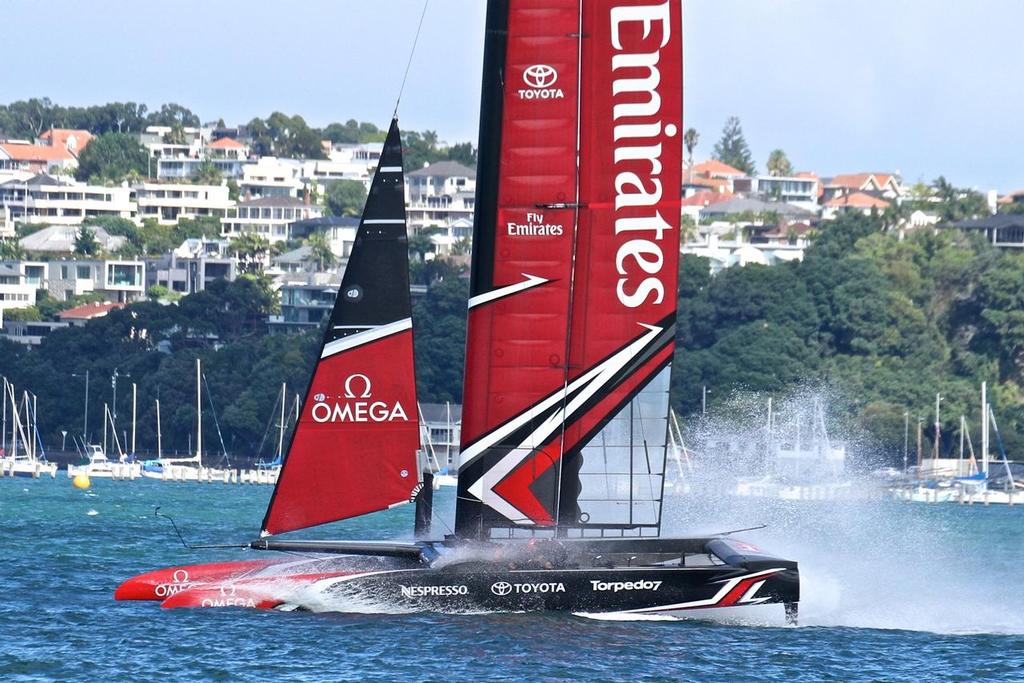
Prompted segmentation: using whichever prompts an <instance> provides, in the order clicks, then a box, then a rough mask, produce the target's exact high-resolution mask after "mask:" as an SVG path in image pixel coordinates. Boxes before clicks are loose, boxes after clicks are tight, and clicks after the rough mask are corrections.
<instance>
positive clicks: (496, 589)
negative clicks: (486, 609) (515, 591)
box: [491, 581, 512, 595]
mask: <svg viewBox="0 0 1024 683" xmlns="http://www.w3.org/2000/svg"><path fill="white" fill-rule="evenodd" d="M491 592H492V593H494V594H495V595H508V594H509V593H511V592H512V584H511V583H509V582H508V581H499V582H498V583H495V584H492V585H491Z"/></svg>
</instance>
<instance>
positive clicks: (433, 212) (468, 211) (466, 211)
mask: <svg viewBox="0 0 1024 683" xmlns="http://www.w3.org/2000/svg"><path fill="white" fill-rule="evenodd" d="M475 192H476V171H474V170H473V169H471V168H468V167H466V166H463V165H462V164H460V163H458V162H455V161H439V162H438V163H436V164H431V165H429V166H424V167H423V168H421V169H418V170H416V171H413V172H412V173H408V174H406V186H405V194H406V216H407V219H408V222H409V227H410V228H411V229H412V230H413V231H414V232H415V231H416V230H418V229H419V228H423V227H426V226H430V225H436V226H440V227H446V226H450V225H452V224H454V223H456V222H457V221H459V220H460V219H466V220H469V221H470V224H471V225H472V221H473V210H474V207H475V197H474V195H475Z"/></svg>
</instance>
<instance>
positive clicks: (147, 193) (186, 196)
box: [132, 183, 235, 225]
mask: <svg viewBox="0 0 1024 683" xmlns="http://www.w3.org/2000/svg"><path fill="white" fill-rule="evenodd" d="M132 189H133V190H134V192H135V201H136V204H137V206H138V217H139V220H142V219H145V218H156V219H157V221H158V222H159V223H160V224H162V225H174V224H175V223H177V222H178V219H179V218H195V217H197V216H216V217H218V218H223V217H224V216H226V215H227V211H228V209H229V208H231V207H232V206H234V204H235V203H234V202H233V201H232V200H231V199H230V197H229V196H228V188H227V186H226V185H189V184H185V183H181V184H176V183H139V184H138V185H135V186H134V187H133V188H132Z"/></svg>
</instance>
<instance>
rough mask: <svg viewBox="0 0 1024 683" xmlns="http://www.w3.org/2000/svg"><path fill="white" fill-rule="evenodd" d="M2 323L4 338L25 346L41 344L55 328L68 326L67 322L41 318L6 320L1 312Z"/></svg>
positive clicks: (0, 322)
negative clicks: (42, 319)
mask: <svg viewBox="0 0 1024 683" xmlns="http://www.w3.org/2000/svg"><path fill="white" fill-rule="evenodd" d="M0 324H2V329H3V336H2V338H3V339H6V340H8V341H12V342H14V343H16V344H24V345H25V346H39V345H40V344H42V343H43V339H45V338H46V337H47V336H49V334H50V333H51V332H53V331H54V330H61V329H64V328H66V327H68V324H67V323H61V322H49V321H41V320H4V319H3V314H2V312H0Z"/></svg>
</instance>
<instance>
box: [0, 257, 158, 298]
mask: <svg viewBox="0 0 1024 683" xmlns="http://www.w3.org/2000/svg"><path fill="white" fill-rule="evenodd" d="M2 267H4V268H6V269H8V270H12V269H13V270H14V271H16V272H17V273H18V274H19V275H20V277H21V278H22V282H23V283H24V284H25V285H26V286H28V287H31V288H32V291H33V293H35V291H36V290H39V289H42V290H46V292H47V293H48V294H49V295H50V296H52V297H53V298H55V299H57V300H59V301H70V300H71V299H73V298H74V297H76V296H80V295H82V294H90V293H93V292H95V293H98V294H101V295H102V296H103V298H105V299H106V300H107V301H110V302H117V303H128V302H130V301H135V300H136V299H139V298H141V297H142V296H143V294H144V293H145V285H146V267H145V264H144V263H143V262H142V261H125V260H117V259H110V260H102V259H85V260H74V259H61V260H55V261H5V262H4V263H3V264H2ZM34 303H35V301H34V300H33V304H34Z"/></svg>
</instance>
